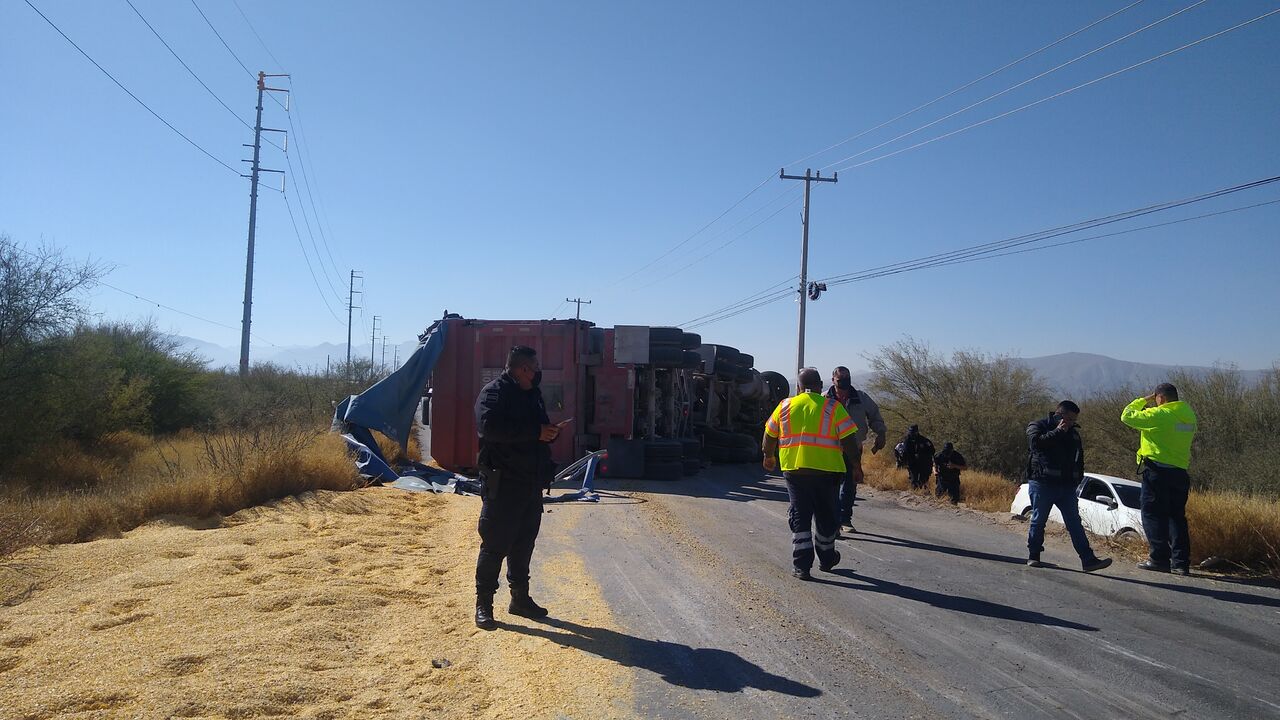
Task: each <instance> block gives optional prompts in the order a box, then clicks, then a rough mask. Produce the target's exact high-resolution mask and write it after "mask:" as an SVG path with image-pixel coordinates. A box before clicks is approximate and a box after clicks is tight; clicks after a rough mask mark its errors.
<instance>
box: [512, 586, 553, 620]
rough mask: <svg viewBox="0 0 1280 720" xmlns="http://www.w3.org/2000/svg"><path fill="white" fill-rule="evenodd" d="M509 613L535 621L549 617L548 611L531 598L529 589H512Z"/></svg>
mask: <svg viewBox="0 0 1280 720" xmlns="http://www.w3.org/2000/svg"><path fill="white" fill-rule="evenodd" d="M507 612H509V613H511V614H512V615H519V616H520V617H527V618H531V619H533V620H541V619H542V618H544V617H546V616H547V609H546V608H544V607H542V606H541V605H539V604H538V603H536V602H534V601H533V598H531V597H529V588H516V587H513V588H511V604H510V605H508V606H507Z"/></svg>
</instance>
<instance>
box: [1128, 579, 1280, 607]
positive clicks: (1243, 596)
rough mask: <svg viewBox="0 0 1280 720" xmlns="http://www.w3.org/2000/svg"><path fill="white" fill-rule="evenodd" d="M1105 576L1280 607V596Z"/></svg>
mask: <svg viewBox="0 0 1280 720" xmlns="http://www.w3.org/2000/svg"><path fill="white" fill-rule="evenodd" d="M1152 574H1155V573H1152ZM1105 577H1106V578H1108V579H1110V580H1117V581H1119V582H1125V583H1132V584H1134V585H1145V586H1147V587H1153V588H1160V589H1161V590H1172V591H1174V592H1180V593H1187V594H1188V595H1199V596H1201V597H1206V598H1210V599H1212V600H1220V601H1222V602H1230V603H1239V604H1241V605H1263V606H1266V607H1280V598H1277V597H1270V596H1268V595H1262V594H1259V595H1254V594H1252V593H1243V592H1236V591H1235V590H1219V589H1217V588H1211V587H1201V586H1199V585H1175V584H1172V583H1162V582H1151V581H1149V580H1137V579H1134V578H1127V577H1120V576H1119V575H1106V576H1105Z"/></svg>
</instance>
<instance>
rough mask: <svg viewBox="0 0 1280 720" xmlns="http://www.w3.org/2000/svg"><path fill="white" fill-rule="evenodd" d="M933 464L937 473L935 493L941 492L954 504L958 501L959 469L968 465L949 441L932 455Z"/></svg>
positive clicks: (940, 493)
mask: <svg viewBox="0 0 1280 720" xmlns="http://www.w3.org/2000/svg"><path fill="white" fill-rule="evenodd" d="M933 466H934V469H935V471H936V472H937V474H936V475H935V476H934V477H936V478H937V480H936V481H935V482H937V486H936V488H935V493H934V494H935V495H937V496H938V497H942V494H943V493H946V494H947V497H949V498H951V504H952V505H956V504H958V503H959V502H960V471H961V470H964V469H965V468H967V467H969V466H968V465H966V464H965V461H964V456H963V455H961V454H960V452H959V451H957V450H956V446H955V445H952V444H951V443H949V442H947V443H943V444H942V452H940V453H938V454H937V455H934V456H933Z"/></svg>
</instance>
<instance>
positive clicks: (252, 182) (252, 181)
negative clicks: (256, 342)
mask: <svg viewBox="0 0 1280 720" xmlns="http://www.w3.org/2000/svg"><path fill="white" fill-rule="evenodd" d="M269 77H288V75H267V74H266V73H264V72H259V73H258V119H257V122H255V123H254V124H253V144H252V145H244V147H251V148H253V159H252V160H243V161H242V162H247V163H252V165H251V169H250V171H249V174H248V175H241V176H240V177H247V178H249V251H248V257H247V258H246V259H245V268H244V316H243V317H242V318H241V321H240V377H244V376H245V375H247V374H249V325H250V324H251V323H252V320H253V243H254V236H255V234H256V233H257V229H258V174H259V173H264V172H273V173H280V174H281V175H283V174H284V171H283V170H268V169H267V168H263V167H260V166H259V165H258V160H259V158H260V156H261V154H262V131H263V130H266V131H267V132H278V133H282V132H284V130H276V129H274V128H264V127H262V93H264V92H266V91H268V90H270V91H271V92H285V93H287V92H288V90H285V89H283V88H269V87H267V81H266V79H267V78H269Z"/></svg>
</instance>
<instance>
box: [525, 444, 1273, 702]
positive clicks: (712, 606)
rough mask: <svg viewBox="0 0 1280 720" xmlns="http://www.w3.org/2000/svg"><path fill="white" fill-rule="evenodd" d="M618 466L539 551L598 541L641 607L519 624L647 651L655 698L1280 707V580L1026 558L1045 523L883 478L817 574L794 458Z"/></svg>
mask: <svg viewBox="0 0 1280 720" xmlns="http://www.w3.org/2000/svg"><path fill="white" fill-rule="evenodd" d="M601 485H602V487H603V488H604V489H605V490H606V491H616V492H617V493H618V494H617V495H615V496H606V497H605V498H604V499H603V501H602V502H601V503H599V504H585V503H566V504H560V505H555V506H552V507H553V513H552V514H551V515H547V516H546V517H545V522H544V537H545V538H546V542H545V543H542V544H540V546H539V554H540V555H541V556H542V557H548V556H550V555H551V553H549V552H547V550H554V549H559V550H566V549H568V550H572V551H573V552H575V553H578V554H580V555H581V556H582V557H583V558H584V560H585V562H586V565H587V567H588V569H589V571H590V572H591V574H592V575H593V576H594V577H595V578H596V580H597V581H598V582H599V583H600V585H601V587H602V589H603V592H604V595H605V599H606V600H607V601H608V602H609V603H610V606H611V609H612V611H613V614H614V616H615V619H616V622H617V623H618V625H619V626H620V627H621V629H615V630H607V629H603V628H593V627H589V626H586V625H584V624H582V623H579V622H574V621H573V620H572V618H573V612H572V608H563V607H562V608H556V607H552V610H553V613H554V614H555V615H557V616H559V617H561V618H564V619H559V620H553V621H550V622H548V623H547V624H546V625H544V626H542V627H540V628H535V629H532V630H528V629H522V630H521V631H523V632H527V633H529V634H536V635H540V636H543V637H547V638H551V639H553V640H555V641H557V642H561V643H563V644H565V645H568V646H572V647H575V648H578V649H581V650H582V651H584V652H591V653H595V654H597V655H600V656H603V657H607V658H610V659H612V660H615V661H616V662H618V663H621V664H624V665H627V666H629V667H632V668H634V673H635V675H634V688H635V691H636V695H637V699H636V708H635V711H636V714H637V715H639V716H642V717H655V718H695V717H696V718H707V717H713V718H714V717H723V718H780V717H821V718H834V717H874V718H908V717H918V718H960V717H966V718H967V717H982V718H987V717H991V718H996V717H1001V718H1005V717H1012V718H1089V719H1098V718H1168V717H1194V718H1263V717H1277V718H1280V590H1277V589H1275V588H1270V587H1258V586H1251V585H1247V584H1242V583H1235V582H1228V581H1224V580H1217V579H1212V578H1209V577H1206V576H1201V577H1191V578H1177V577H1174V576H1171V575H1156V574H1152V573H1148V572H1143V571H1140V570H1137V569H1136V568H1134V567H1133V566H1132V564H1131V563H1130V562H1118V563H1117V564H1116V565H1113V566H1112V567H1111V568H1110V569H1108V570H1105V571H1103V572H1102V573H1097V574H1085V573H1083V572H1080V571H1079V570H1078V567H1079V565H1078V561H1077V559H1076V557H1075V555H1074V553H1073V552H1072V550H1071V548H1070V544H1069V543H1068V542H1067V540H1066V537H1065V534H1063V533H1061V532H1058V533H1054V534H1051V537H1050V538H1049V540H1048V543H1047V551H1046V553H1045V560H1046V561H1049V562H1053V563H1057V566H1055V567H1047V568H1042V569H1032V568H1027V567H1026V566H1025V565H1024V564H1023V561H1024V559H1025V554H1026V540H1025V532H1026V526H1025V525H1023V524H1020V523H1014V522H1012V521H1003V520H1001V519H1000V518H997V517H992V516H989V515H984V514H980V513H974V512H969V511H965V510H952V509H943V508H939V507H936V506H932V505H929V504H922V503H920V502H919V501H917V500H915V499H913V498H910V496H904V495H900V494H898V493H889V492H879V493H876V492H875V491H863V492H864V494H867V495H869V497H868V498H866V499H864V500H862V501H861V502H859V504H858V507H857V509H856V510H855V517H854V523H855V525H856V526H857V528H858V531H859V532H858V534H856V535H853V536H850V537H849V538H846V539H843V540H841V541H839V542H838V543H837V547H838V549H839V550H840V552H841V554H842V555H843V561H842V563H841V565H840V567H838V568H836V570H835V572H834V573H822V572H819V571H818V570H817V569H816V568H815V570H814V578H815V579H814V581H812V582H803V581H800V580H797V579H795V578H793V577H791V576H790V574H789V567H790V543H791V540H790V533H789V531H788V529H787V525H786V509H787V500H786V490H785V487H784V485H783V484H782V480H781V479H780V478H766V477H765V476H764V475H763V473H762V472H761V471H760V470H759V469H756V468H752V467H748V466H717V467H715V468H712V469H710V470H706V471H704V472H703V473H702V475H700V476H698V477H697V478H693V479H688V480H684V481H681V482H676V483H656V482H614V483H602V484H601ZM555 527H559V528H561V529H562V531H561V532H551V533H548V532H546V529H548V528H555ZM544 545H550V546H552V547H550V548H544ZM555 546H559V547H555ZM1095 547H1096V544H1095ZM582 682H587V683H589V682H591V678H583V679H582Z"/></svg>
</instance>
